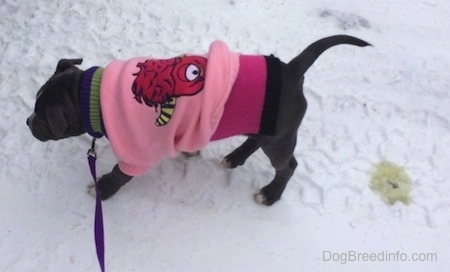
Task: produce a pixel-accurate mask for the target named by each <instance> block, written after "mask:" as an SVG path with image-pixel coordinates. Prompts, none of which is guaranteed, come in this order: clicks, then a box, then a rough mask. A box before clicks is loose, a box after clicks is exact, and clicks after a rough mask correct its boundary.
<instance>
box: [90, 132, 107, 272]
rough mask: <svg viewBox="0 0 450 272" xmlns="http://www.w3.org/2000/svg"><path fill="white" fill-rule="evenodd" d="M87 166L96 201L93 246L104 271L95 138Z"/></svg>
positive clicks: (103, 239) (101, 213)
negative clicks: (92, 180)
mask: <svg viewBox="0 0 450 272" xmlns="http://www.w3.org/2000/svg"><path fill="white" fill-rule="evenodd" d="M87 156H88V162H89V168H90V169H91V174H92V177H93V178H94V182H95V192H96V203H95V222H94V234H95V248H96V250H97V258H98V263H99V264H100V268H101V270H102V272H105V237H104V232H103V212H102V199H101V195H100V194H101V192H100V190H99V188H98V183H97V173H96V171H95V161H96V160H97V154H96V153H95V138H93V139H92V146H91V149H89V151H88V153H87Z"/></svg>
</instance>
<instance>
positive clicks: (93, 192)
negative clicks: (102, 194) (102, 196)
mask: <svg viewBox="0 0 450 272" xmlns="http://www.w3.org/2000/svg"><path fill="white" fill-rule="evenodd" d="M87 193H88V194H89V195H90V196H92V197H94V198H95V197H97V190H96V189H95V183H94V182H91V183H90V184H89V185H88V187H87Z"/></svg>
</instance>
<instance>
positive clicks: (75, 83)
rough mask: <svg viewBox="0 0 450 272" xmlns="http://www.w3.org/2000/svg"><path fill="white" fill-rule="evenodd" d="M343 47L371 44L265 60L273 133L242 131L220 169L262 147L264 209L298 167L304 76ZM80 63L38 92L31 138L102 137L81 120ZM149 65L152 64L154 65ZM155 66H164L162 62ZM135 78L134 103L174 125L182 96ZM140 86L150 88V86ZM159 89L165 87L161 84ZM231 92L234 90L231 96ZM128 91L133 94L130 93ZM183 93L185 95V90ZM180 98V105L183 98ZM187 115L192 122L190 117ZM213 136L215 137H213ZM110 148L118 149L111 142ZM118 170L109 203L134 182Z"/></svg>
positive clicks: (102, 184)
mask: <svg viewBox="0 0 450 272" xmlns="http://www.w3.org/2000/svg"><path fill="white" fill-rule="evenodd" d="M339 44H350V45H356V46H361V47H363V46H367V45H369V44H368V43H367V42H365V41H362V40H360V39H357V38H355V37H351V36H346V35H338V36H332V37H328V38H324V39H321V40H319V41H317V42H315V43H313V44H311V45H310V46H309V47H307V48H306V49H305V50H304V51H303V52H302V53H301V54H300V55H298V56H297V57H295V58H294V59H293V60H291V61H290V62H289V63H287V64H285V63H283V62H280V61H279V60H278V59H276V58H274V57H265V60H266V62H267V63H269V64H267V67H268V68H267V69H268V70H276V71H277V72H271V71H268V72H267V73H268V74H269V72H270V73H272V74H275V76H273V77H272V79H271V80H273V81H275V83H274V84H272V83H271V82H265V83H264V84H263V85H265V86H268V85H271V86H272V87H273V86H275V87H276V90H275V92H273V90H272V93H266V94H265V98H264V101H263V102H264V105H263V106H264V108H272V109H271V111H270V112H269V111H267V109H264V111H263V113H262V114H261V124H263V123H265V124H267V123H268V124H270V126H271V129H272V130H271V131H270V132H267V131H266V132H262V130H260V132H254V131H251V132H248V131H244V134H246V135H248V139H247V140H246V141H245V142H244V143H243V144H242V145H241V146H240V147H238V148H237V149H236V150H234V151H233V152H232V153H230V154H229V155H227V156H226V157H225V158H224V160H223V162H222V165H223V166H224V167H225V168H235V167H237V166H239V165H243V164H244V162H245V161H246V159H247V158H248V157H249V156H250V155H252V154H253V153H254V152H255V151H256V150H257V149H259V148H261V149H262V150H263V151H264V153H265V154H266V155H267V156H268V158H269V159H270V161H271V164H272V166H273V167H274V168H275V171H276V173H275V177H274V178H273V180H272V181H271V182H270V183H269V184H268V185H267V186H265V187H263V188H262V189H261V190H260V191H259V192H257V193H256V194H255V200H256V202H258V203H260V204H265V205H272V204H273V203H274V202H276V201H277V200H279V199H280V197H281V195H282V193H283V191H284V189H285V187H286V184H287V182H288V181H289V179H290V178H291V176H292V175H293V173H294V170H295V168H296V167H297V161H296V159H295V158H294V156H293V152H294V148H295V146H296V141H297V130H298V127H299V126H300V123H301V121H302V119H303V116H304V114H305V112H306V108H307V103H306V99H305V97H304V95H303V89H302V88H303V86H302V85H303V80H304V77H303V76H304V74H305V72H306V71H307V70H308V68H309V67H310V66H311V65H312V64H313V63H314V61H315V60H316V59H317V58H318V57H319V56H320V55H321V54H322V53H323V52H324V51H325V50H327V49H328V48H330V47H332V46H335V45H339ZM171 60H172V59H171ZM81 61H82V60H81V59H76V60H66V59H62V60H60V61H59V63H58V65H57V68H56V72H55V74H54V75H53V76H52V77H51V78H50V79H49V80H48V81H47V83H45V85H43V86H42V87H41V88H40V90H39V91H38V93H37V97H36V105H35V110H34V113H33V114H32V115H31V116H30V117H29V118H28V119H27V125H28V126H29V127H30V129H31V132H32V134H33V135H34V136H35V137H36V138H37V139H39V140H41V141H47V140H59V139H63V138H67V137H71V136H77V135H81V134H83V133H85V132H88V133H89V134H91V135H93V136H95V135H96V134H95V133H98V131H97V132H95V131H94V133H92V131H91V130H92V129H91V128H86V125H85V124H84V123H83V121H82V119H83V118H82V115H83V112H82V111H83V108H82V106H80V104H82V101H81V100H82V98H81V96H82V95H81V94H80V93H81V92H82V91H81V89H82V85H83V82H84V81H83V80H84V78H85V77H86V73H87V72H86V71H82V70H80V69H79V68H77V67H76V66H75V65H77V64H81ZM195 61H196V65H197V66H192V65H189V66H188V65H184V66H183V67H187V68H186V71H190V72H192V73H191V74H189V75H188V74H187V73H186V77H188V78H189V79H190V78H194V77H195V78H196V80H197V81H195V82H193V83H192V82H191V83H192V84H191V85H189V86H190V87H189V88H192V86H193V85H194V83H195V84H197V85H199V84H201V85H202V86H203V84H204V81H205V78H204V77H203V76H204V71H203V70H202V69H204V68H205V67H208V66H206V65H204V66H202V65H203V64H202V61H203V60H201V59H200V60H198V59H196V60H195ZM208 61H209V60H208ZM166 62H167V61H166ZM166 62H164V63H166ZM173 62H174V65H173V67H175V66H176V64H177V62H179V63H180V65H181V64H183V63H182V62H183V60H179V59H173ZM151 64H152V65H154V63H151ZM157 64H158V65H160V64H161V63H157ZM146 65H147V66H146ZM136 66H137V67H139V68H140V69H141V70H140V71H139V72H141V74H142V77H143V78H144V79H146V78H145V76H147V74H148V73H151V72H152V70H151V69H156V68H154V67H153V66H152V67H153V68H152V67H150V68H149V66H148V63H147V62H145V63H143V62H141V63H139V64H138V65H135V67H136ZM154 66H155V65H154ZM241 66H242V61H241ZM274 67H275V68H276V69H275V68H274ZM159 68H160V67H159V66H158V69H159ZM208 69H209V68H208ZM183 71H184V70H183ZM208 71H210V70H208ZM161 73H165V70H161V72H158V73H154V74H155V75H157V76H159V75H160V74H161ZM207 73H208V72H206V74H207ZM133 76H136V80H135V82H134V83H133V86H132V87H131V88H132V89H133V94H134V97H132V99H135V100H136V101H137V102H139V103H140V104H141V105H143V104H144V103H145V104H146V105H147V106H149V107H155V109H156V110H158V109H159V111H160V113H159V117H158V119H157V120H156V126H155V127H164V126H166V124H167V123H169V122H170V124H171V123H175V122H176V117H175V114H176V113H177V111H179V108H180V107H181V106H178V104H177V106H176V107H175V105H176V103H179V102H176V99H175V98H176V97H179V96H181V95H179V96H177V95H176V94H174V93H172V94H170V95H165V96H162V95H161V96H160V97H158V96H157V95H158V94H160V92H159V93H158V94H155V93H151V95H149V93H145V92H152V91H154V90H153V89H149V90H147V89H145V88H147V87H148V86H144V87H139V86H140V85H139V84H140V82H138V77H139V76H140V74H139V73H138V72H137V71H136V73H134V74H133ZM172 76H173V74H172ZM155 78H156V77H154V78H153V79H152V80H156V79H155ZM237 78H238V79H237V80H236V81H238V80H243V81H244V82H245V80H246V79H245V78H244V79H242V78H241V79H239V76H237ZM141 80H142V78H141ZM249 80H250V79H249ZM162 82H163V83H164V84H166V83H167V84H168V85H171V82H168V79H163V80H162ZM247 83H248V82H247ZM102 84H103V83H102ZM236 84H237V83H236ZM239 84H241V83H239ZM141 85H149V84H147V83H146V84H141ZM172 85H173V84H172ZM155 88H162V87H159V86H158V87H155ZM233 88H234V87H233ZM100 90H101V87H100ZM158 90H160V89H158ZM233 90H234V89H233ZM233 90H232V91H231V92H233ZM127 91H128V92H131V90H127ZM184 91H185V92H187V90H184ZM245 91H246V90H240V92H245ZM267 92H268V91H267ZM188 95H189V97H191V98H192V96H193V95H196V93H194V94H193V93H189V94H188ZM100 97H101V95H100ZM186 97H187V96H186ZM230 97H231V95H230ZM158 99H160V100H158ZM178 100H179V101H181V100H182V99H178ZM229 100H230V101H231V100H232V99H231V98H229ZM230 101H228V102H227V103H228V104H225V106H224V107H225V113H224V117H222V119H226V118H227V116H225V115H226V114H228V113H226V112H227V107H230V106H229V105H232V103H235V102H230ZM103 105H104V104H102V109H101V115H103V114H104V109H103ZM273 108H274V109H273ZM155 109H153V111H155ZM180 111H181V110H180ZM99 112H100V110H99ZM172 114H173V115H174V118H173V120H175V121H171V118H172V116H171V115H172ZM229 116H233V115H229ZM229 116H228V117H229ZM101 117H102V116H100V119H99V120H102V118H101ZM187 117H188V118H189V117H190V116H187ZM132 121H133V120H130V122H132ZM97 126H98V127H101V129H102V131H103V129H104V130H105V131H104V132H103V133H104V134H106V133H107V130H108V126H104V124H103V121H101V122H100V124H97ZM261 126H263V125H261ZM219 127H220V124H219ZM156 129H158V128H156ZM108 135H109V133H108ZM234 135H235V134H234ZM209 136H210V137H212V138H214V135H209ZM227 136H230V135H227ZM219 138H224V137H216V139H219ZM208 139H210V138H208ZM111 142H112V141H111ZM155 144H158V143H155ZM112 145H114V143H113V142H112ZM113 148H114V146H113ZM150 150H151V149H150ZM179 151H182V152H192V151H193V150H183V149H180V150H179ZM120 166H121V165H120V164H116V165H115V167H114V168H113V170H112V171H111V172H110V173H108V174H106V175H104V176H102V177H101V178H100V180H99V190H100V192H101V197H102V199H107V198H109V197H110V196H112V195H113V194H115V193H116V192H117V191H118V190H119V189H120V187H122V186H123V185H125V184H126V183H127V182H128V181H129V180H130V179H131V178H132V175H129V174H126V173H124V172H126V171H124V170H123V169H121V167H120ZM127 171H128V170H127Z"/></svg>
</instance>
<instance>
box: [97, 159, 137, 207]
mask: <svg viewBox="0 0 450 272" xmlns="http://www.w3.org/2000/svg"><path fill="white" fill-rule="evenodd" d="M132 178H133V177H132V176H128V175H127V174H125V173H123V172H122V171H121V170H120V168H119V166H118V165H117V164H116V165H115V166H114V168H113V170H112V171H111V172H110V173H108V174H106V175H103V176H102V177H101V178H100V179H99V180H98V182H97V184H98V189H99V191H100V194H101V198H102V200H105V199H108V198H110V197H111V196H113V195H114V194H115V193H117V191H119V189H120V188H121V187H122V186H124V185H125V184H126V183H127V182H128V181H130V180H131V179H132ZM88 190H89V191H88V192H89V194H90V195H92V196H95V195H96V190H95V184H94V183H92V184H90V185H89V187H88Z"/></svg>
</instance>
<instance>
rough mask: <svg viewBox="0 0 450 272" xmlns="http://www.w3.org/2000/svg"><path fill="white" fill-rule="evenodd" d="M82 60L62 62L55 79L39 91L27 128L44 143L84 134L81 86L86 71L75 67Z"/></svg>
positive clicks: (63, 60)
mask: <svg viewBox="0 0 450 272" xmlns="http://www.w3.org/2000/svg"><path fill="white" fill-rule="evenodd" d="M81 62H82V60H81V59H74V60H68V59H62V60H60V61H59V62H58V65H57V67H56V71H55V73H54V74H53V76H52V77H51V78H50V79H49V80H48V81H47V82H46V83H45V84H44V85H43V86H42V87H41V88H40V89H39V91H38V93H37V95H36V104H35V108H34V112H33V113H32V114H31V115H30V117H28V119H27V125H28V126H29V127H30V129H31V132H32V134H33V136H34V137H36V138H37V139H39V140H41V141H47V140H59V139H64V138H68V137H71V136H77V135H81V134H83V133H84V132H85V131H84V129H83V126H82V123H81V117H80V108H79V94H78V85H79V82H80V79H81V76H82V74H83V71H82V70H80V69H78V67H76V66H75V65H77V64H81Z"/></svg>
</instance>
